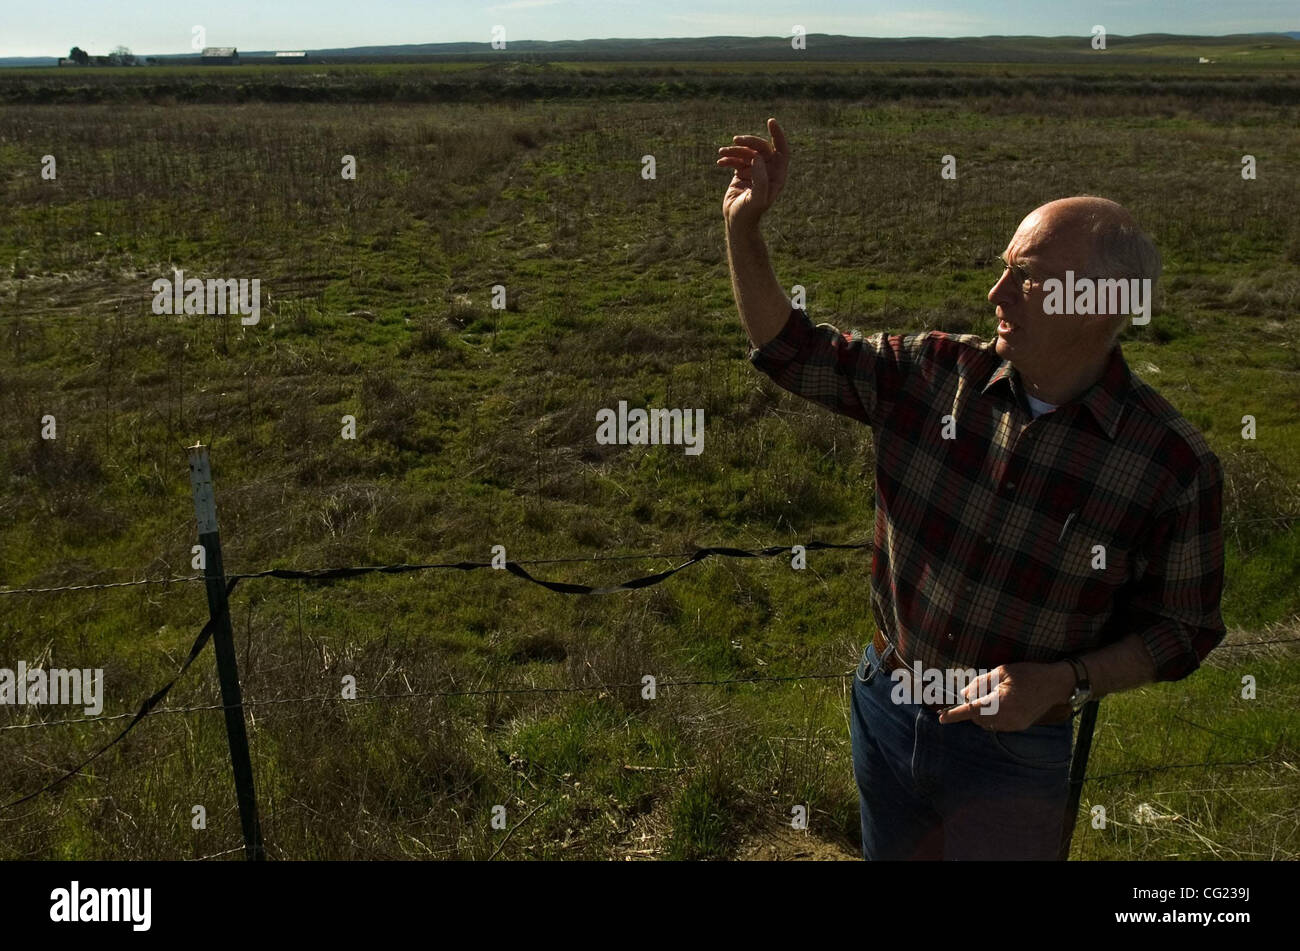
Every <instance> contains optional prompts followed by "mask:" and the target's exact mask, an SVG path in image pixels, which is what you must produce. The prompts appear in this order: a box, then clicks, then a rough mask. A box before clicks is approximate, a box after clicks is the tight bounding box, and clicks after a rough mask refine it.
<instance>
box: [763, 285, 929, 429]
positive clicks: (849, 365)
mask: <svg viewBox="0 0 1300 951" xmlns="http://www.w3.org/2000/svg"><path fill="white" fill-rule="evenodd" d="M922 343H923V337H922V336H920V335H914V336H908V337H904V336H899V335H892V334H884V333H879V334H875V335H874V336H871V337H863V336H862V334H861V333H859V332H858V331H856V330H854V331H852V332H851V333H841V332H840V331H839V330H838V329H837V328H835V327H832V326H831V325H830V324H818V325H816V326H814V325H813V323H812V321H810V320H809V319H808V315H807V314H806V313H805V312H804V311H803V310H801V309H799V308H795V309H794V310H792V311H791V312H790V317H789V319H788V320H787V321H786V324H785V326H784V327H783V328H782V329H781V332H780V333H779V334H777V335H776V336H775V337H773V338H772V339H771V340H769V341H768V342H767V343H765V344H763V346H761V347H755V348H753V349H752V350H751V351H750V353H749V360H750V362H751V363H752V364H753V365H754V366H755V367H756V368H757V369H759V370H761V371H762V372H763V373H765V374H767V375H768V376H769V377H771V379H772V382H773V383H775V384H776V385H777V386H779V387H781V388H782V389H784V390H788V391H790V392H791V393H793V394H795V395H796V396H802V397H803V398H804V399H808V400H812V401H813V402H814V403H820V404H821V405H822V406H825V407H826V408H827V409H829V410H831V411H833V412H836V413H842V414H844V415H845V416H851V417H852V418H853V419H856V420H858V421H860V422H863V423H868V424H869V425H871V426H872V427H876V426H879V425H880V424H881V423H882V421H883V420H884V419H885V418H886V417H887V416H888V415H889V411H890V409H891V408H892V406H893V405H894V402H895V400H896V398H897V394H899V393H900V392H901V391H902V385H903V380H904V377H905V376H906V374H907V371H908V369H909V368H910V366H911V364H912V363H913V361H914V360H915V358H916V355H917V353H918V350H919V347H920V345H921V344H922Z"/></svg>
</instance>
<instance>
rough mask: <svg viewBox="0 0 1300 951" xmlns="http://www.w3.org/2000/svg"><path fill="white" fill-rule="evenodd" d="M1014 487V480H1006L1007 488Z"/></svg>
mask: <svg viewBox="0 0 1300 951" xmlns="http://www.w3.org/2000/svg"><path fill="white" fill-rule="evenodd" d="M1015 487H1016V484H1015V483H1014V482H1008V483H1007V488H1008V489H1014V488H1015Z"/></svg>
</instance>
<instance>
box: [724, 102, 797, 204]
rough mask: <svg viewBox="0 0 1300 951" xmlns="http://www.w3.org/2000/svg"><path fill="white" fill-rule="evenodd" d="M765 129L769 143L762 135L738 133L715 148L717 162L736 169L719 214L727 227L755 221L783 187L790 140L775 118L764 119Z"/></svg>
mask: <svg viewBox="0 0 1300 951" xmlns="http://www.w3.org/2000/svg"><path fill="white" fill-rule="evenodd" d="M767 131H768V132H769V133H771V135H772V141H771V142H768V141H767V139H764V138H763V137H762V136H757V135H737V136H734V137H732V140H731V141H732V143H733V144H732V145H725V146H723V147H722V148H720V149H718V164H719V165H721V166H723V167H724V168H730V169H734V170H735V174H734V175H732V177H731V184H730V185H728V186H727V193H726V195H724V196H723V198H722V216H723V218H725V219H726V222H727V225H728V227H730V226H732V225H737V224H740V225H754V224H757V223H758V219H759V218H760V217H761V216H762V214H763V212H765V211H767V209H768V208H771V207H772V203H773V202H775V201H776V196H777V195H779V194H781V189H782V188H784V187H785V180H786V174H787V173H788V172H789V169H790V143H789V142H788V141H786V137H785V133H784V132H782V131H781V127H780V126H779V125H777V123H776V120H775V119H768V120H767Z"/></svg>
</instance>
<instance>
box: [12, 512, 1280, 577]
mask: <svg viewBox="0 0 1300 951" xmlns="http://www.w3.org/2000/svg"><path fill="white" fill-rule="evenodd" d="M1279 521H1280V522H1292V521H1300V515H1266V516H1261V517H1259V518H1243V519H1232V520H1230V521H1225V522H1222V523H1221V525H1222V527H1223V528H1231V527H1233V526H1235V525H1248V524H1252V523H1257V522H1279ZM769 547H771V546H769ZM781 547H787V548H789V547H793V546H781ZM833 547H836V548H868V547H870V543H867V542H862V543H853V544H849V545H836V546H833ZM744 550H745V551H748V552H750V553H751V554H757V553H759V552H761V551H764V550H766V549H744ZM695 554H696V552H690V551H687V552H641V553H634V554H627V555H588V556H577V555H573V556H566V557H563V558H529V559H519V560H516V561H515V562H514V563H515V564H517V565H564V564H581V563H586V562H591V563H594V562H603V561H643V560H644V561H650V560H655V559H671V558H690V557H692V556H693V555H695ZM468 564H476V565H482V566H484V567H487V566H488V565H489V564H490V563H489V562H463V561H462V562H433V563H427V564H410V563H406V562H398V563H394V564H386V565H349V566H339V567H325V568H306V569H280V568H264V569H262V570H260V571H251V572H244V573H239V574H228V575H226V577H227V578H263V577H270V576H273V575H274V573H275V572H277V571H293V572H294V573H295V574H303V575H328V574H331V573H335V572H348V571H352V572H362V571H364V572H381V573H382V572H392V571H397V570H402V571H422V570H428V569H432V568H460V567H463V566H465V565H468ZM206 580H207V578H206V576H205V575H180V576H177V577H173V578H140V579H137V580H133V581H107V582H102V583H88V584H75V585H58V586H54V587H47V588H0V595H6V594H52V593H55V592H61V591H99V590H104V589H106V588H125V587H130V586H133V585H142V584H177V583H185V582H194V581H206Z"/></svg>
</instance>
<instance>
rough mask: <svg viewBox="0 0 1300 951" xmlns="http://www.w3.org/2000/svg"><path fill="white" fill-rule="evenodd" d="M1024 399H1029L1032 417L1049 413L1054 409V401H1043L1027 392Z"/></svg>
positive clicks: (1035, 417)
mask: <svg viewBox="0 0 1300 951" xmlns="http://www.w3.org/2000/svg"><path fill="white" fill-rule="evenodd" d="M1025 399H1027V400H1029V411H1030V412H1031V413H1033V414H1034V419H1037V418H1038V417H1039V416H1042V415H1043V414H1044V413H1050V412H1051V411H1052V410H1054V409H1056V404H1055V403H1044V402H1043V401H1042V400H1040V399H1035V398H1034V397H1032V396H1030V395H1029V394H1028V393H1026V394H1025Z"/></svg>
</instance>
